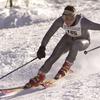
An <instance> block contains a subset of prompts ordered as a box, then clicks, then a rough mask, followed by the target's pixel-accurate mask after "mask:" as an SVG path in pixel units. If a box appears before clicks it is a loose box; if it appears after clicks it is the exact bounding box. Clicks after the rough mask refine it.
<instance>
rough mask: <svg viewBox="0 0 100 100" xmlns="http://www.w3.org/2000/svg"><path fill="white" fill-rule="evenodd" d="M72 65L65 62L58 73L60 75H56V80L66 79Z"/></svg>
mask: <svg viewBox="0 0 100 100" xmlns="http://www.w3.org/2000/svg"><path fill="white" fill-rule="evenodd" d="M71 65H72V63H70V62H68V61H65V63H64V64H63V66H62V68H61V69H60V70H59V71H58V73H57V74H56V76H55V77H54V79H56V80H57V79H60V78H62V77H64V76H65V75H66V73H67V72H68V71H69V70H70V67H71Z"/></svg>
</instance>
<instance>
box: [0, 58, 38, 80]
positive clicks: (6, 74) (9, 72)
mask: <svg viewBox="0 0 100 100" xmlns="http://www.w3.org/2000/svg"><path fill="white" fill-rule="evenodd" d="M36 59H37V57H36V58H34V59H32V60H30V61H29V62H27V63H25V64H23V65H22V66H20V67H18V68H16V69H14V70H13V71H11V72H9V73H8V74H6V75H4V76H2V77H1V78H0V80H1V79H3V78H4V77H6V76H8V75H10V74H11V73H13V72H15V71H17V70H18V69H20V68H22V67H24V66H26V65H27V64H29V63H31V62H32V61H34V60H36Z"/></svg>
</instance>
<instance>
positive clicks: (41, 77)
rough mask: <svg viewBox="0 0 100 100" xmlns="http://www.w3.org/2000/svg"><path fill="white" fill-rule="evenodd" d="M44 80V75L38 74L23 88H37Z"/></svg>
mask: <svg viewBox="0 0 100 100" xmlns="http://www.w3.org/2000/svg"><path fill="white" fill-rule="evenodd" d="M44 80H45V74H44V73H43V72H39V73H38V75H37V76H35V77H34V78H32V79H30V81H29V82H28V83H27V84H26V85H25V86H24V89H28V88H31V87H37V86H39V85H40V84H41V83H42V82H43V81H44Z"/></svg>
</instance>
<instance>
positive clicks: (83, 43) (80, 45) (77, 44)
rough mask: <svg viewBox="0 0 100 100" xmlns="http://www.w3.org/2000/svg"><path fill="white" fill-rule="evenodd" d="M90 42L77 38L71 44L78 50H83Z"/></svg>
mask: <svg viewBox="0 0 100 100" xmlns="http://www.w3.org/2000/svg"><path fill="white" fill-rule="evenodd" d="M89 45H90V42H89V41H88V40H86V39H79V40H76V41H75V42H74V44H73V47H74V48H76V49H77V50H79V51H82V50H85V49H87V48H88V47H89Z"/></svg>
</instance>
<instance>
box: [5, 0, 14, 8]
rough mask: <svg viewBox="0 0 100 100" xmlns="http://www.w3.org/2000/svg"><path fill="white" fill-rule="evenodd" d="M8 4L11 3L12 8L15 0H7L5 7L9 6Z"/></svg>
mask: <svg viewBox="0 0 100 100" xmlns="http://www.w3.org/2000/svg"><path fill="white" fill-rule="evenodd" d="M8 4H9V6H10V8H11V7H13V0H7V2H6V6H5V7H7V5H8Z"/></svg>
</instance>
